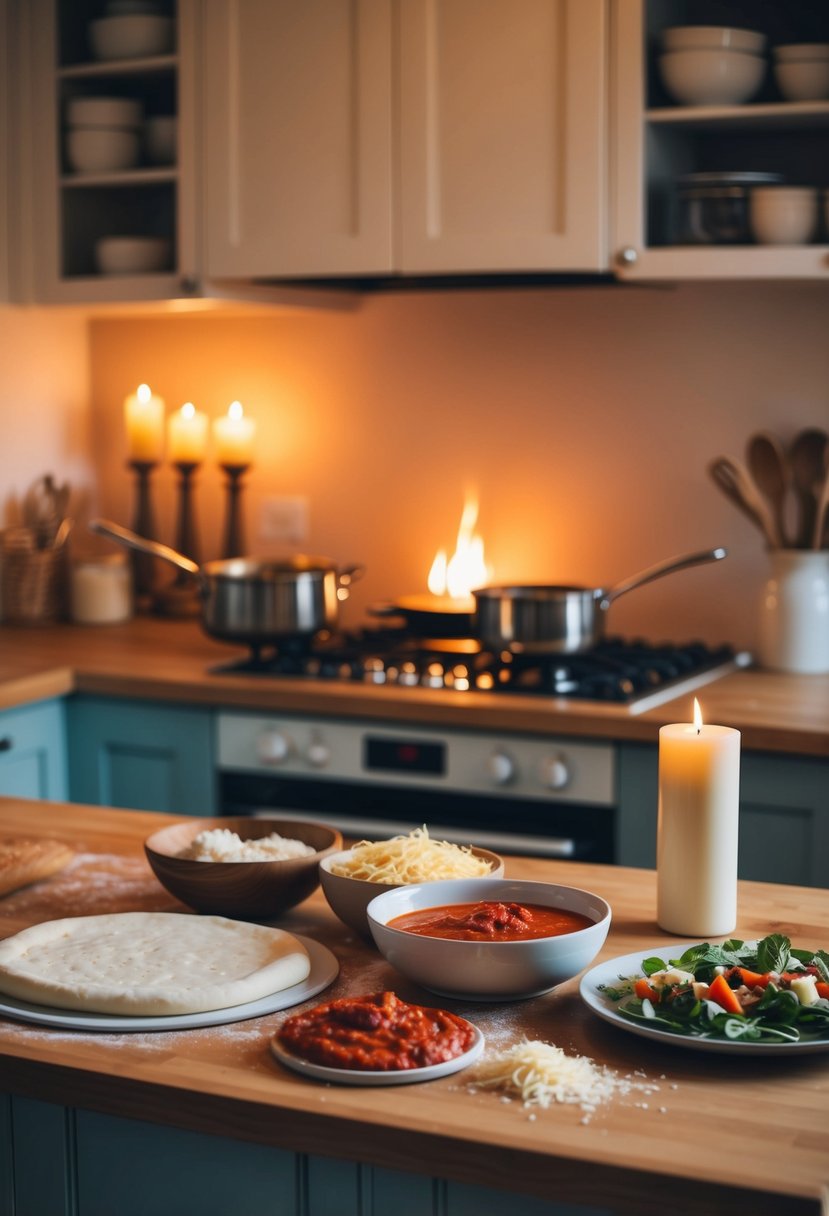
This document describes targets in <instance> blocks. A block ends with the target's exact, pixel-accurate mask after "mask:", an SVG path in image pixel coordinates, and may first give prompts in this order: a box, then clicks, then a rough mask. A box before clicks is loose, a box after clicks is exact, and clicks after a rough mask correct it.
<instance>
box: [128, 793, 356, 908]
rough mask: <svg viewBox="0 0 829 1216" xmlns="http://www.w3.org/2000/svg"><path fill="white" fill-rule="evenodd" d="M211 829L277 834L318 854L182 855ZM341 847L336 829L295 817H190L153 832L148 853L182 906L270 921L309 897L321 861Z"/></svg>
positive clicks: (248, 836) (246, 835)
mask: <svg viewBox="0 0 829 1216" xmlns="http://www.w3.org/2000/svg"><path fill="white" fill-rule="evenodd" d="M211 828H228V829H229V830H230V831H231V832H236V834H237V835H238V836H239V837H240V838H241V839H242V840H259V839H260V838H261V837H262V836H269V835H270V833H271V832H278V833H279V835H280V836H285V837H286V838H287V839H290V840H301V841H302V842H303V844H307V845H310V846H311V848H313V849H314V850H315V852H314V853H310V854H309V855H308V856H307V857H296V858H291V859H290V860H288V861H194V860H192V859H190V858H186V857H180V856H178V854H179V853H181V852H182V850H183V849H186V848H187V846H188V845H189V844H190V843H191V842H192V841H193V840H194V839H195V837H196V836H198V834H199V832H205V831H208V830H210V829H211ZM341 848H342V836H341V835H340V833H339V832H338V831H337V830H336V828H330V827H327V826H326V825H325V824H322V823H300V822H297V821H295V820H292V819H258V818H257V819H254V818H247V817H240V818H232V819H188V820H186V821H185V822H183V823H174V824H172V825H171V826H170V827H167V828H161V830H160V831H158V832H154V833H153V835H152V836H149V837H148V838H147V840H146V841H145V842H144V852H145V853H146V854H147V860H148V861H149V863H150V866H151V867H152V870H153V873H154V874H155V876H156V878H157V879H158V881H159V882H160V883H161V885H162V886H163V887H166V888H167V890H168V891H169V892H170V894H171V895H175V896H176V898H177V899H180V900H181V901H182V903H185V904H189V906H190V907H191V908H195V909H196V911H198V912H210V913H212V914H214V915H217V916H230V917H239V918H242V919H244V918H248V919H250V918H259V919H264V920H268V919H270V918H272V917H274V916H278V915H279V914H280V912H285V911H286V910H287V909H288V908H293V907H294V906H295V905H296V904H298V903H301V902H302V900H303V899H307V897H308V896H309V895H311V894H312V892H313V891H315V890H316V888H317V887H318V886H319V880H320V878H319V863H320V860H321V859H322V858H323V857H327V856H328V855H329V853H335V852H337V851H338V850H339V849H341Z"/></svg>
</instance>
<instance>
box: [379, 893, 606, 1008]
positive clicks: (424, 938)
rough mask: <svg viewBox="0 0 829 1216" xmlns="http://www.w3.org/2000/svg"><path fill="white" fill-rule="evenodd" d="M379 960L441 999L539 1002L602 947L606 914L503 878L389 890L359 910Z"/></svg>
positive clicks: (573, 897) (594, 900) (599, 906)
mask: <svg viewBox="0 0 829 1216" xmlns="http://www.w3.org/2000/svg"><path fill="white" fill-rule="evenodd" d="M367 915H368V923H369V928H370V929H371V934H372V937H373V938H374V941H375V943H376V944H377V948H378V950H379V951H380V953H381V954H382V955H383V957H384V958H385V959H386V960H387V961H388V962H389V963H391V965H392V966H393V967H395V968H396V969H397V970H398V971H399V972H400V973H401V974H402V975H405V976H406V977H407V978H408V979H410V980H414V981H415V982H416V983H418V984H421V985H422V986H423V987H424V988H428V989H429V991H431V992H437V993H439V994H440V995H441V996H451V997H459V998H465V999H469V1000H476V1001H510V1000H521V999H526V998H527V997H532V996H539V995H540V994H541V993H544V992H549V991H550V990H551V989H552V988H555V987H556V986H557V985H558V984H562V983H564V981H565V980H569V979H572V978H573V976H575V975H578V974H579V972H580V971H583V970H584V968H585V967H587V966H588V965H589V964H590V963H591V962H592V961H593V959H594V958H595V957H596V955H597V954H598V953H599V951H600V950H601V948H602V946H603V945H604V941H605V938H606V937H607V933H608V929H609V928H610V917H611V912H610V905H609V904H608V903H607V901H606V900H604V899H602V898H601V896H599V895H594V894H593V893H592V892H591V891H583V890H581V889H580V888H579V887H563V886H559V885H558V884H556V883H549V882H528V881H523V880H519V879H508V878H497V879H487V878H473V879H467V878H465V879H448V880H446V881H443V882H428V883H419V884H417V885H415V886H405V887H395V888H393V889H392V890H388V891H385V892H383V894H381V895H377V896H376V897H375V898H374V899H373V900H372V901H371V903H370V904H369V905H368V910H367Z"/></svg>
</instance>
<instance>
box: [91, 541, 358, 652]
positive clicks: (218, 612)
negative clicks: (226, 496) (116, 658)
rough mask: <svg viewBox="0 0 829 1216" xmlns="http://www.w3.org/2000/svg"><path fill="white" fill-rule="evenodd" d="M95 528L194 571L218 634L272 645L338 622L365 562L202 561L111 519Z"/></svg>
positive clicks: (207, 625)
mask: <svg viewBox="0 0 829 1216" xmlns="http://www.w3.org/2000/svg"><path fill="white" fill-rule="evenodd" d="M89 528H90V530H91V531H92V532H96V533H98V534H99V535H101V536H107V537H109V539H110V540H114V541H117V542H118V544H121V545H126V546H127V548H129V549H135V550H136V551H137V552H138V553H147V554H149V555H150V556H151V557H157V558H160V559H161V560H162V561H165V562H169V563H170V564H171V565H173V566H177V567H178V569H179V570H184V571H186V572H187V573H188V574H192V575H193V577H194V578H195V579H196V581H197V583H198V587H199V591H200V594H201V599H202V626H203V627H204V629H205V631H206V632H207V633H209V634H211V636H213V637H215V638H220V639H221V640H222V641H226V642H244V643H246V644H247V645H250V646H258V645H267V644H268V643H273V642H278V641H282V640H285V639H288V638H307V637H311V636H312V635H313V634H315V633H318V632H319V631H320V630H321V629H333V628H334V627H335V626H336V623H337V610H338V605H339V602H340V600H342V599H346V598H347V596H348V589H349V587H350V585H351V583H352V582H354V581H355V580H356V579H358V578H359V577H360V576H361V575H362V573H363V567H362V566H347V567H345V568H343V569H342V570H338V569H337V567H336V566H335V565H334V563H333V562H332V561H330V560H329V559H328V558H327V557H305V556H296V557H289V558H284V559H283V558H280V559H274V560H270V559H265V558H262V559H260V558H252V557H232V558H227V559H224V560H222V561H212V562H206V563H205V564H204V565H203V566H199V565H197V563H196V562H194V561H191V559H190V558H189V557H185V556H184V555H183V554H182V553H177V552H176V550H175V549H171V548H169V546H167V545H162V544H160V543H159V542H158V541H154V540H146V539H145V538H144V537H143V536H138V535H137V534H136V533H135V532H131V531H130V530H129V528H122V527H121V525H120V524H114V523H110V522H109V521H108V520H103V519H94V520H92V521H91V522H90V524H89Z"/></svg>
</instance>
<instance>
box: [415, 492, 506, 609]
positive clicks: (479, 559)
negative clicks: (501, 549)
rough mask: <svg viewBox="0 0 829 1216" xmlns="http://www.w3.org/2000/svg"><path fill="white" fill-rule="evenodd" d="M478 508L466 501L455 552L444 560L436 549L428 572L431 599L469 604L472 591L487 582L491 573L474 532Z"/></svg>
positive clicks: (480, 542)
mask: <svg viewBox="0 0 829 1216" xmlns="http://www.w3.org/2000/svg"><path fill="white" fill-rule="evenodd" d="M477 522H478V504H477V502H476V501H475V500H474V499H468V500H467V502H466V504H465V505H464V508H463V514H462V516H461V523H460V527H459V528H458V539H457V543H456V545H455V552H454V553H453V554H452V556H451V557H447V554H446V550H445V549H439V550H438V552H437V553H436V554H435V560H434V561H433V562H432V568H431V570H430V571H429V578H428V581H427V586H428V588H429V590H430V591H431V592H432V594H433V595H439V596H448V597H449V598H450V599H453V600H459V601H460V600H464V601H468V600H469V599H470V597H471V593H472V591H473V590H474V588H475V587H482V586H483V585H484V584H485V583H486V582H488V581H489V579H490V576H491V571H490V569H489V567H488V566H487V564H486V559H485V557H484V542H483V539H482V538H481V537H480V536H478V535H477V534H476V532H475V525H476V523H477Z"/></svg>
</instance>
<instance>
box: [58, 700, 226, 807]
mask: <svg viewBox="0 0 829 1216" xmlns="http://www.w3.org/2000/svg"><path fill="white" fill-rule="evenodd" d="M66 712H67V740H68V756H69V798H70V799H71V801H72V802H87V803H93V804H96V805H99V806H115V807H128V808H130V809H132V810H138V811H164V812H167V813H169V814H171V815H215V814H216V806H217V797H216V777H215V771H216V767H215V758H214V746H213V715H212V713H211V711H210V710H209V709H201V708H198V707H194V706H189V705H188V706H175V705H173V706H171V705H169V704H161V703H158V702H153V701H126V700H125V701H121V700H117V699H115V698H112V697H93V696H76V697H72V698H70V700H69V702H68V704H67V711H66Z"/></svg>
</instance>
